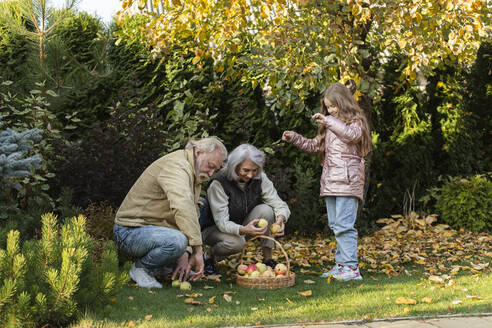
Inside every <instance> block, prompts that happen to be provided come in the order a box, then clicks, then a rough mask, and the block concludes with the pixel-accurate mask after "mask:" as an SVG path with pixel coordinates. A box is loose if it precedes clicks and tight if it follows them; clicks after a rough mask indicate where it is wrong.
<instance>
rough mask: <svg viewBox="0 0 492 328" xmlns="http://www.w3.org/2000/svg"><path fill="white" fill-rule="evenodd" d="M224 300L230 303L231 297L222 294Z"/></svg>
mask: <svg viewBox="0 0 492 328" xmlns="http://www.w3.org/2000/svg"><path fill="white" fill-rule="evenodd" d="M224 299H225V300H226V301H227V302H231V301H232V297H231V296H229V295H227V294H224Z"/></svg>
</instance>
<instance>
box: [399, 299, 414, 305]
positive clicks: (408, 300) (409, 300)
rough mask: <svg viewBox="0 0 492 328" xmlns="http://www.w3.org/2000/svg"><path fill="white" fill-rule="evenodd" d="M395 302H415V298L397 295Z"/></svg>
mask: <svg viewBox="0 0 492 328" xmlns="http://www.w3.org/2000/svg"><path fill="white" fill-rule="evenodd" d="M395 303H396V304H411V305H413V304H417V300H414V299H413V298H409V297H398V298H397V299H396V301H395Z"/></svg>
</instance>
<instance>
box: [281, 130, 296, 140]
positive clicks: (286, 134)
mask: <svg viewBox="0 0 492 328" xmlns="http://www.w3.org/2000/svg"><path fill="white" fill-rule="evenodd" d="M293 136H294V131H284V133H283V134H282V140H283V141H287V142H289V141H290V140H291V139H292V137H293Z"/></svg>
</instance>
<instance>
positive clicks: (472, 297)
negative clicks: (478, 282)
mask: <svg viewBox="0 0 492 328" xmlns="http://www.w3.org/2000/svg"><path fill="white" fill-rule="evenodd" d="M466 298H471V299H472V300H479V299H481V297H480V296H478V295H466Z"/></svg>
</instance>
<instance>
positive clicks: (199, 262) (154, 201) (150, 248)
mask: <svg viewBox="0 0 492 328" xmlns="http://www.w3.org/2000/svg"><path fill="white" fill-rule="evenodd" d="M226 157H227V150H226V148H225V147H224V145H223V144H222V143H221V142H220V141H218V140H217V139H215V138H205V139H201V140H197V141H194V140H191V141H190V142H189V143H188V144H187V145H186V147H185V149H184V150H178V151H175V152H172V153H170V154H167V155H165V156H163V157H161V158H159V159H158V160H156V161H155V162H153V163H152V164H151V165H150V166H149V167H147V169H145V171H144V172H143V173H142V175H141V176H140V177H139V178H138V180H137V181H136V182H135V184H134V185H133V187H132V188H131V189H130V191H129V192H128V194H127V195H126V197H125V199H124V200H123V203H122V204H121V206H120V208H119V209H118V212H117V213H116V218H115V225H114V238H115V242H116V245H117V246H118V248H119V249H120V250H122V251H123V252H125V253H127V254H128V255H130V256H132V257H134V258H136V259H137V261H136V262H135V263H134V265H133V267H132V268H131V270H130V277H131V278H132V279H133V280H134V281H135V282H136V283H137V284H138V285H139V286H140V287H144V288H162V285H161V284H160V283H159V282H158V281H157V280H156V279H155V276H156V275H163V274H169V273H171V272H172V279H175V278H176V277H178V278H179V280H183V279H184V280H186V279H188V278H189V274H190V271H191V269H192V268H193V269H194V271H195V272H194V274H192V275H191V277H190V280H193V281H196V280H198V279H200V278H201V277H202V276H203V270H204V263H203V254H202V253H203V249H202V237H201V233H200V225H199V223H198V213H199V210H198V204H197V202H198V196H199V194H200V189H201V184H202V182H204V181H206V180H207V179H208V178H209V177H211V176H212V175H213V174H214V173H215V172H216V171H217V170H218V169H220V168H221V166H222V163H223V161H224V160H225V159H226Z"/></svg>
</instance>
